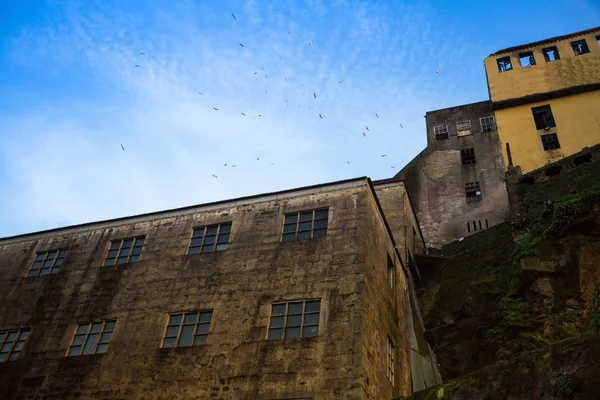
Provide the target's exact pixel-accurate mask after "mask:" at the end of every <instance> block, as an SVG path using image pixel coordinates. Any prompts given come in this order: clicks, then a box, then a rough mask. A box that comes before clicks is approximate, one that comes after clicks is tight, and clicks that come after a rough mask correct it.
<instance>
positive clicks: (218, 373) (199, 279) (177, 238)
mask: <svg viewBox="0 0 600 400" xmlns="http://www.w3.org/2000/svg"><path fill="white" fill-rule="evenodd" d="M368 196H369V193H368V192H367V191H366V190H365V186H362V187H358V188H348V189H344V190H339V191H333V192H324V193H319V194H314V195H310V196H301V197H292V198H288V199H282V200H275V201H268V202H259V203H254V204H251V205H240V206H233V207H223V208H220V209H215V210H212V211H206V212H202V213H196V214H190V215H184V216H176V217H172V218H163V219H156V220H153V221H148V222H141V223H136V224H132V225H130V224H123V225H122V226H118V227H114V228H111V229H101V228H100V229H92V230H88V231H84V232H80V233H75V234H68V233H67V234H60V233H54V234H49V235H42V237H39V238H36V239H34V240H24V241H18V242H15V243H10V244H4V245H2V247H1V248H0V272H1V275H2V277H3V278H2V280H1V282H0V304H1V307H2V309H1V312H0V329H10V328H15V327H19V326H26V327H32V328H34V331H33V333H32V335H31V338H30V340H29V341H28V342H27V343H26V346H25V350H24V351H23V353H22V354H21V356H20V358H19V360H17V361H15V362H9V363H1V364H0V388H1V389H0V397H2V398H14V397H19V396H31V397H35V398H41V397H43V396H48V397H60V398H75V397H78V398H97V397H104V398H108V397H110V398H127V399H131V398H144V399H148V398H156V399H158V398H169V397H171V398H172V397H180V398H213V397H214V398H232V399H234V398H239V399H248V398H257V399H258V398H268V399H273V398H292V397H293V398H296V397H315V398H323V399H338V398H348V399H359V398H363V389H362V388H361V386H360V384H359V382H360V379H361V362H362V361H361V345H360V343H361V327H362V323H361V319H362V318H363V313H362V309H363V299H362V290H363V287H364V271H363V269H364V266H365V258H364V257H365V255H364V253H363V252H364V250H363V247H362V246H361V244H362V243H364V241H365V232H366V224H365V218H366V216H365V214H366V213H367V212H372V210H371V209H370V208H369V209H367V203H368V202H369V201H370V200H367V198H368ZM322 206H328V207H329V210H330V213H329V232H328V235H327V236H326V237H323V238H319V239H311V240H304V241H296V242H286V243H281V237H280V235H281V231H282V221H283V214H284V213H285V212H288V211H296V210H304V209H311V208H316V207H322ZM225 221H233V226H232V232H231V238H230V247H229V248H228V249H227V250H225V251H221V252H215V253H208V254H199V255H192V256H189V255H186V247H187V245H188V241H189V238H190V235H191V232H192V228H193V227H195V226H199V225H205V224H211V223H218V222H225ZM369 229H371V231H372V228H369ZM141 234H144V235H146V244H145V248H144V250H143V252H142V255H141V258H140V261H139V262H138V263H135V264H131V265H129V264H126V265H119V266H114V267H100V265H101V264H102V260H103V257H104V254H105V252H106V250H107V246H108V245H109V240H110V239H115V238H122V237H129V236H133V235H141ZM373 235H374V236H376V235H379V236H381V235H385V232H383V233H376V232H374V233H373ZM55 248H66V249H68V254H67V257H66V259H65V263H64V266H63V268H62V270H61V271H60V272H59V273H58V274H56V275H48V276H42V277H35V278H25V276H26V273H27V270H28V268H29V267H30V266H31V264H32V262H33V258H34V257H35V252H36V251H41V250H49V249H55ZM312 298H320V299H322V302H321V322H320V329H319V336H318V337H315V338H305V339H289V340H284V341H267V340H265V339H266V335H267V324H268V318H269V313H270V305H271V303H273V302H278V301H287V300H297V299H312ZM372 307H374V308H375V309H376V308H378V307H379V305H376V304H375V305H372ZM199 309H200V310H203V309H213V310H214V314H213V321H212V324H211V329H210V334H209V337H208V345H206V346H197V347H189V348H175V349H163V348H160V345H161V339H162V337H163V335H164V331H165V329H166V323H167V315H168V314H169V313H173V312H181V311H193V310H199ZM108 318H116V319H117V320H118V322H117V326H116V330H115V333H114V336H113V338H112V340H111V342H110V346H109V349H108V352H107V353H106V354H104V355H91V356H78V357H65V354H66V352H67V347H68V346H69V343H70V340H71V338H72V335H73V331H74V329H75V326H76V324H77V323H78V322H86V321H90V320H96V319H108ZM398 348H399V349H400V348H401V345H400V343H399V346H398ZM379 361H380V362H382V363H384V362H385V359H383V360H379ZM384 377H385V372H384Z"/></svg>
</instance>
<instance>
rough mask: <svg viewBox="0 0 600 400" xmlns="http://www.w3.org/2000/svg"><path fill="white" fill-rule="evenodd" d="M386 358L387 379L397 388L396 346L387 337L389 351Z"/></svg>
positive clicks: (387, 350)
mask: <svg viewBox="0 0 600 400" xmlns="http://www.w3.org/2000/svg"><path fill="white" fill-rule="evenodd" d="M386 358H387V378H388V381H389V382H390V383H391V384H392V387H393V386H395V381H396V379H395V378H396V345H394V341H393V340H392V338H391V337H390V335H388V336H387V349H386Z"/></svg>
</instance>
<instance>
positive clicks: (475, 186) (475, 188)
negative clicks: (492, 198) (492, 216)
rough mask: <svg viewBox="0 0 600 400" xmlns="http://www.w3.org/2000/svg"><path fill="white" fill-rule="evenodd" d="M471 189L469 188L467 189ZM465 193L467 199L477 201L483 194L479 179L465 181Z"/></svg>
mask: <svg viewBox="0 0 600 400" xmlns="http://www.w3.org/2000/svg"><path fill="white" fill-rule="evenodd" d="M469 189H471V190H469ZM469 193H474V195H469ZM465 195H466V197H467V201H468V202H471V201H479V200H481V199H482V197H483V194H482V192H481V184H480V183H479V181H473V182H466V183H465Z"/></svg>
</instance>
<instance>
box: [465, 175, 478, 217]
mask: <svg viewBox="0 0 600 400" xmlns="http://www.w3.org/2000/svg"><path fill="white" fill-rule="evenodd" d="M465 192H466V195H467V200H470V201H476V200H481V188H480V187H479V182H468V183H465ZM473 225H475V221H473Z"/></svg>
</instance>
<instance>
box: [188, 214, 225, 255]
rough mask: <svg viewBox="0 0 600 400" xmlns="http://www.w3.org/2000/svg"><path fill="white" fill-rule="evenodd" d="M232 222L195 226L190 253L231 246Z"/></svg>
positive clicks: (218, 249) (208, 251)
mask: <svg viewBox="0 0 600 400" xmlns="http://www.w3.org/2000/svg"><path fill="white" fill-rule="evenodd" d="M230 232H231V222H225V223H222V224H215V225H208V226H201V227H198V228H194V232H193V233H192V239H191V241H190V246H189V248H188V254H198V253H210V252H213V251H221V250H225V249H226V248H227V247H229V234H230Z"/></svg>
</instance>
